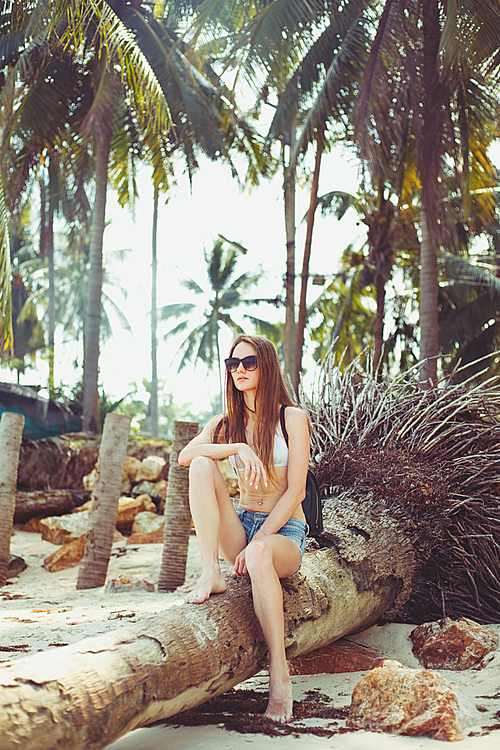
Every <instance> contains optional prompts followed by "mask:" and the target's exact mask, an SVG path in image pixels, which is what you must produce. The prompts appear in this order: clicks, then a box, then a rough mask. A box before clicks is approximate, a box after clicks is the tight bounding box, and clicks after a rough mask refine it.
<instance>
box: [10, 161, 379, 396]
mask: <svg viewBox="0 0 500 750" xmlns="http://www.w3.org/2000/svg"><path fill="white" fill-rule="evenodd" d="M281 179H282V178H281V176H280V175H278V176H277V177H276V178H275V179H274V180H273V181H272V182H263V183H262V184H261V185H260V186H259V187H258V188H254V189H253V190H252V191H251V192H250V193H249V192H248V191H245V192H241V190H240V188H239V187H238V184H237V183H236V181H235V180H233V179H232V178H231V173H230V169H229V167H228V166H227V165H224V164H223V163H221V162H216V163H213V162H210V161H208V160H204V161H203V162H202V164H201V168H200V169H199V171H198V172H197V173H196V174H195V176H194V180H193V185H192V189H191V188H190V185H189V180H188V178H187V176H186V175H177V181H178V184H177V187H175V188H174V189H173V191H172V195H171V197H170V199H169V202H168V204H166V205H164V204H161V205H160V211H159V235H158V237H159V239H158V262H159V269H158V305H159V306H162V305H165V304H169V303H172V302H185V301H195V300H196V301H198V300H199V299H200V298H194V297H193V296H191V297H190V293H189V292H187V291H186V290H185V289H184V288H183V287H181V286H180V284H179V280H180V279H182V278H186V277H189V276H191V277H192V278H193V279H195V280H196V281H197V282H198V283H199V284H200V285H201V286H202V287H205V286H206V285H207V280H206V279H207V277H206V271H205V263H204V259H203V250H204V248H207V249H208V250H210V249H211V248H212V246H213V243H214V240H215V239H216V238H217V235H218V234H219V233H220V234H222V235H224V236H225V237H227V238H229V239H231V240H234V241H236V242H239V243H240V244H242V245H244V246H245V247H246V248H247V249H248V254H247V255H246V256H241V258H240V259H239V260H238V266H237V268H238V270H239V272H240V273H242V272H244V271H247V270H250V271H253V270H255V269H256V268H257V266H259V265H261V266H262V267H263V269H264V279H263V282H262V285H260V286H259V288H258V289H257V288H256V294H257V295H258V296H262V297H276V296H277V295H279V294H280V293H281V291H282V284H283V281H282V278H283V274H284V271H285V239H284V218H283V198H282V186H281ZM357 186H358V173H357V164H356V161H355V159H354V158H353V157H352V156H350V155H349V154H348V153H347V152H343V151H342V150H340V149H339V150H338V151H337V152H336V153H334V154H330V155H327V156H325V157H324V161H323V165H322V172H321V176H320V195H321V194H323V193H326V192H328V191H330V190H335V189H337V190H345V191H348V192H354V193H355V192H356V191H357ZM139 192H140V200H139V201H138V202H137V204H136V209H135V218H134V217H133V216H132V215H131V212H130V210H129V209H121V208H120V207H119V206H118V205H117V203H116V200H115V198H114V195H113V193H112V192H110V193H108V203H107V220H108V222H109V224H108V226H107V228H106V230H105V233H104V255H105V256H106V255H107V254H108V253H112V252H113V251H116V250H120V249H122V248H130V252H129V254H128V257H127V260H126V261H124V262H121V263H120V265H119V266H116V265H115V266H114V267H113V271H114V275H115V276H118V278H119V279H120V280H121V284H122V285H123V287H124V289H125V290H126V292H127V298H126V299H123V298H122V297H121V295H120V294H119V293H118V291H117V290H116V289H109V288H108V293H109V294H110V296H111V297H112V298H113V299H114V301H116V302H117V303H118V305H119V306H120V307H121V309H122V310H123V312H124V313H125V314H126V316H127V318H128V320H129V322H130V324H131V327H132V332H133V335H130V333H129V332H127V331H126V330H123V329H121V326H120V323H119V322H115V327H114V336H113V339H111V340H110V341H108V342H107V343H106V344H105V346H104V348H103V350H102V353H101V359H100V372H101V377H100V380H101V382H102V384H103V386H104V390H105V392H106V393H107V394H108V395H109V396H111V397H115V398H121V397H122V396H124V395H125V394H126V393H128V392H129V391H130V386H129V384H130V383H131V382H132V381H136V382H138V383H140V382H141V381H142V379H143V378H147V379H148V380H149V379H150V378H151V359H150V328H149V315H148V313H149V310H150V295H151V291H150V283H151V224H152V206H153V197H152V196H153V191H152V186H151V183H150V178H149V172H148V171H147V170H143V171H142V172H141V174H140V175H139ZM296 201H297V223H299V222H300V221H301V219H302V217H303V216H304V215H305V213H306V211H307V207H308V201H309V191H308V189H307V187H306V188H300V187H299V189H298V191H297V199H296ZM304 235H305V224H302V225H300V226H299V228H298V232H297V268H296V273H300V270H301V266H302V253H303V246H304ZM364 239H365V233H364V231H363V226H357V224H356V214H355V212H354V211H353V210H350V211H349V212H348V214H347V216H346V217H345V218H344V219H343V220H342V221H341V222H338V221H337V220H336V219H335V218H333V217H328V218H321V217H320V214H319V212H318V214H317V220H316V225H315V230H314V237H313V248H312V259H311V272H313V273H320V274H324V275H326V276H328V275H329V274H330V275H332V274H334V273H335V272H336V271H337V267H338V261H339V258H340V255H341V253H342V251H343V250H344V248H345V247H346V246H347V244H349V243H351V242H354V243H355V244H357V245H360V244H361V243H362V242H363V241H364ZM207 289H208V287H207ZM298 292H299V288H298V284H297V295H298ZM320 292H321V287H317V286H313V287H311V289H310V298H309V302H310V301H312V300H314V298H315V297H316V296H318V295H319V293H320ZM248 311H249V310H248V308H247V309H245V310H242V312H241V313H237V314H235V319H236V320H238V322H240V323H241V324H243V325H244V319H243V318H242V314H243V312H248ZM251 312H252V313H255V314H256V315H257V316H260V317H262V318H264V319H268V320H270V321H273V322H274V321H277V320H279V319H280V317H282V316H283V317H284V310H276V309H275V308H274V307H271V306H269V305H261V306H260V307H259V308H258V309H257V308H254V309H252V310H251ZM196 320H198V321H200V320H201V309H200V312H199V313H198V316H197V318H196V317H195V318H194V320H193V322H195V321H196ZM173 324H174V321H173V320H172V321H166V322H163V323H160V326H159V331H158V335H159V350H158V374H159V378H160V379H162V380H164V381H166V383H167V386H166V390H167V392H172V393H173V396H174V401H175V403H176V404H178V405H182V404H184V403H192V405H193V408H194V409H195V410H204V409H206V408H208V406H209V405H210V402H211V400H212V398H213V397H214V396H215V394H216V393H217V390H218V376H217V374H212V375H210V376H207V371H206V368H205V367H204V366H198V367H196V368H194V367H187V368H185V369H183V370H182V371H181V372H180V373H177V365H178V361H177V359H176V350H177V348H178V346H179V344H180V342H181V341H182V338H177V339H170V341H168V342H165V341H164V340H163V336H164V334H165V333H166V332H167V331H168V330H169V328H171V327H172V326H173ZM248 328H249V330H251V326H248ZM231 338H232V337H231V335H230V334H226V333H223V335H222V336H221V351H222V352H223V353H224V354H225V352H226V351H227V348H228V347H229V345H230V342H231ZM56 349H57V352H56V357H57V364H56V384H58V383H60V382H61V381H62V382H64V383H66V384H69V385H73V384H74V383H75V382H76V380H77V376H76V375H75V373H74V371H73V369H72V364H71V363H72V362H73V361H74V358H75V351H74V349H71V348H70V347H67V346H66V347H64V346H62V345H61V343H60V342H59V343H57V342H56ZM37 370H38V372H37V373H35V372H33V371H32V370H31V371H28V372H27V374H26V375H25V376H24V377H22V379H21V382H22V383H29V384H32V383H35V382H41V383H46V378H47V374H46V373H47V367H46V363H44V362H42V361H40V359H38V367H37ZM14 377H15V375H13V376H12V379H14ZM1 378H2V379H6V380H7V379H9V373H8V371H5V370H4V371H3V372H2V375H1Z"/></svg>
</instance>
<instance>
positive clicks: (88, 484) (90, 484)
mask: <svg viewBox="0 0 500 750" xmlns="http://www.w3.org/2000/svg"><path fill="white" fill-rule="evenodd" d="M96 481H97V471H96V470H95V469H92V471H91V472H90V474H86V475H85V476H84V477H82V484H83V486H84V489H86V490H93V489H94V487H95V483H96Z"/></svg>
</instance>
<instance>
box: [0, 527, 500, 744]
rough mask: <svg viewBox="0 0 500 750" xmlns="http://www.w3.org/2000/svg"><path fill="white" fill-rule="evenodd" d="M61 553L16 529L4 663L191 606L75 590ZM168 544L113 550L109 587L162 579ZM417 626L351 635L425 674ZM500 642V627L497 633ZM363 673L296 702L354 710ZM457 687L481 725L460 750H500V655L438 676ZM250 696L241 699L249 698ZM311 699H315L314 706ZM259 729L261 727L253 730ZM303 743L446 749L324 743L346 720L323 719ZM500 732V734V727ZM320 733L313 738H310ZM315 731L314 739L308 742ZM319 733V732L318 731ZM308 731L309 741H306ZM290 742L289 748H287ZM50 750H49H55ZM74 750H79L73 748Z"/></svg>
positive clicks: (219, 735) (0, 634)
mask: <svg viewBox="0 0 500 750" xmlns="http://www.w3.org/2000/svg"><path fill="white" fill-rule="evenodd" d="M55 549H56V547H54V545H52V544H50V543H49V542H44V541H43V540H42V539H41V537H40V535H39V534H31V533H28V532H23V531H21V530H20V528H19V527H15V534H14V536H13V537H12V542H11V553H12V554H14V555H19V556H21V557H23V558H24V559H25V561H26V562H27V564H28V568H27V569H26V570H25V571H23V572H22V573H21V574H20V575H19V576H18V577H17V578H14V579H10V580H9V581H8V583H7V584H6V585H5V586H4V587H3V588H1V589H0V602H1V610H0V648H1V652H0V657H1V658H0V661H7V660H10V661H13V660H15V659H16V660H17V659H20V658H24V657H25V656H27V655H29V654H32V653H35V652H37V651H40V650H42V651H45V650H47V649H54V648H57V647H59V646H63V645H67V644H72V643H75V642H77V641H79V640H82V639H84V638H88V637H93V636H97V635H101V634H103V633H106V632H108V631H110V630H115V629H117V628H119V627H120V626H123V625H127V624H129V623H134V622H137V621H139V619H140V618H142V617H147V616H149V615H152V614H157V613H159V612H161V611H164V610H166V609H168V608H170V607H177V606H185V605H183V600H182V594H180V593H178V592H173V593H171V594H164V593H158V592H146V591H140V592H137V591H134V592H133V593H114V594H106V593H105V592H104V588H99V589H92V590H86V591H77V590H76V579H77V575H78V568H71V569H69V570H66V571H62V572H60V573H49V572H48V571H47V570H45V568H43V559H44V558H45V557H46V556H47V555H49V554H51V553H52V552H54V550H55ZM160 562H161V545H158V544H150V545H135V546H130V545H126V544H125V543H123V542H118V543H116V544H114V545H113V552H112V557H111V560H110V565H109V570H108V579H109V578H115V577H117V576H118V575H119V574H121V573H124V574H127V575H129V576H132V577H133V578H134V579H146V580H148V581H150V582H152V583H155V582H156V581H157V580H158V574H159V569H160ZM199 569H200V555H199V550H198V545H197V542H196V538H195V537H191V539H190V547H189V556H188V566H187V575H186V581H187V582H189V581H194V580H196V578H197V576H198V574H199ZM413 627H414V626H412V625H401V624H386V625H383V626H374V627H372V628H370V629H369V630H367V631H365V632H363V633H360V634H357V635H353V636H350V640H352V641H355V642H357V643H361V644H364V645H367V646H372V647H373V648H377V649H379V650H380V651H382V652H383V653H384V654H385V655H386V656H388V657H390V658H394V659H397V660H398V661H399V662H401V663H402V664H404V665H405V666H408V667H420V664H419V663H418V661H417V660H416V658H415V657H414V655H413V653H412V651H411V645H412V644H411V641H410V640H409V637H408V636H409V633H410V632H411V630H412V629H413ZM491 627H494V628H496V629H497V630H498V632H499V633H500V625H498V626H491ZM364 674H365V673H364V672H352V673H345V674H338V675H330V674H318V675H307V676H294V677H293V678H292V681H293V684H294V698H295V700H296V701H300V700H303V699H305V698H308V696H309V698H310V696H311V695H317V694H321V695H324V696H327V700H329V701H330V703H329V705H331V707H335V708H339V709H341V708H347V707H348V706H349V703H350V697H351V694H352V691H353V689H354V687H355V685H356V684H357V683H358V682H359V681H360V679H361V678H362V677H363V675H364ZM440 674H442V675H443V676H444V677H446V679H448V681H449V682H450V683H451V684H452V685H453V686H455V687H457V688H459V689H460V690H462V691H463V692H464V693H465V694H466V695H467V696H468V697H469V698H470V700H471V701H472V703H473V704H474V705H475V706H476V707H477V708H478V709H479V711H478V713H477V714H476V723H475V724H474V725H472V726H470V727H468V729H467V736H466V737H465V739H463V740H461V741H460V742H459V743H458V745H457V747H459V748H460V750H490V749H491V750H493V748H497V749H498V748H500V650H499V651H496V652H495V653H494V654H491V655H490V657H489V658H488V659H487V663H486V664H485V665H484V667H482V668H481V669H473V670H467V671H464V672H453V671H448V670H446V671H445V670H443V671H441V672H440ZM239 687H240V688H242V689H247V690H253V691H257V692H259V691H265V690H266V689H267V675H266V674H265V672H261V673H259V674H258V675H256V676H255V677H253V678H252V679H250V680H247V681H246V682H245V683H242V684H241V685H240V686H239ZM242 695H243V693H242ZM309 698H308V699H309ZM255 726H256V728H258V726H259V722H258V721H257V722H255ZM290 726H291V728H295V730H296V731H295V734H296V736H294V735H293V734H288V735H286V736H280V737H279V740H280V748H281V750H293V749H294V748H297V750H313V749H314V750H316V749H318V750H320V748H329V749H331V750H333V749H337V748H338V750H358V749H360V748H364V749H365V748H366V749H367V748H369V749H370V750H417V748H419V750H420V749H422V748H423V749H424V750H431V749H434V748H435V749H436V750H437V749H438V748H441V747H443V744H442V743H441V742H439V741H437V740H432V739H430V738H428V737H404V736H393V735H387V734H376V733H373V732H347V733H346V732H343V733H338V734H337V733H335V734H333V735H331V736H328V737H324V736H318V731H319V730H320V729H321V728H323V729H325V730H330V733H331V732H332V731H335V732H338V731H339V730H340V732H342V729H345V719H337V720H336V721H332V720H331V719H320V718H318V717H314V718H308V719H303V720H299V719H297V720H294V722H292V724H291V725H290ZM494 727H496V728H494ZM311 728H312V729H311ZM313 730H314V731H316V734H312V733H310V732H311V731H313ZM317 730H318V731H317ZM308 732H309V733H308ZM277 739H278V737H274V736H269V735H266V734H262V733H260V732H259V733H240V732H236V731H228V730H227V729H225V728H224V727H223V726H214V725H209V726H203V725H202V726H179V725H176V724H173V725H171V726H165V725H157V726H153V727H147V728H144V729H138V730H135V731H133V732H130V733H129V734H127V735H126V736H125V737H122V738H120V739H119V740H117V741H116V742H114V743H113V744H111V745H109V746H108V748H107V750H152V748H154V750H188V749H189V750H194V748H198V747H200V748H204V749H205V750H229V749H230V748H231V749H232V748H235V749H238V750H246V749H247V748H248V746H249V745H251V744H253V745H254V746H255V750H267V748H271V747H272V748H273V750H276V747H277V744H276V743H277ZM283 743H288V744H287V748H285V746H284V744H283ZM48 750H49V749H48ZM68 750H71V749H70V748H68Z"/></svg>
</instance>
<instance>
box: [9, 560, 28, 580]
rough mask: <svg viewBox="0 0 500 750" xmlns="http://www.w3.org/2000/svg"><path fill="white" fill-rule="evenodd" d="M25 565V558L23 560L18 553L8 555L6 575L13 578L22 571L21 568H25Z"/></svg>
mask: <svg viewBox="0 0 500 750" xmlns="http://www.w3.org/2000/svg"><path fill="white" fill-rule="evenodd" d="M27 567H28V565H27V563H26V560H23V558H22V557H19V556H18V555H10V556H9V566H8V569H7V576H6V577H7V578H15V577H16V576H18V575H19V573H22V572H23V570H26V568H27Z"/></svg>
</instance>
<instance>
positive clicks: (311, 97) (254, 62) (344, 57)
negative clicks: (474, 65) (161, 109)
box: [193, 0, 373, 384]
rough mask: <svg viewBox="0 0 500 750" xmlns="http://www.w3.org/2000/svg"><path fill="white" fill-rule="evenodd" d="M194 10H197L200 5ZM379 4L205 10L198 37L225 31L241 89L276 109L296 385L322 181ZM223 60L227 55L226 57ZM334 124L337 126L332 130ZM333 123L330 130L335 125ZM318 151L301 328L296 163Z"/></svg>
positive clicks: (281, 1)
mask: <svg viewBox="0 0 500 750" xmlns="http://www.w3.org/2000/svg"><path fill="white" fill-rule="evenodd" d="M193 4H195V3H193ZM371 5H373V2H370V1H369V0H367V1H366V2H362V1H359V2H358V3H357V4H354V3H342V4H339V3H334V2H319V1H318V2H316V0H312V2H311V0H294V2H290V1H289V0H271V2H259V3H238V4H234V3H232V2H227V1H226V2H224V1H223V0H222V1H221V2H218V3H202V4H201V5H200V6H199V8H198V9H197V12H198V25H197V27H196V28H197V33H201V32H200V28H202V27H203V25H205V26H206V27H207V28H209V30H210V31H212V33H213V34H214V35H215V34H216V32H217V31H219V30H220V29H223V30H224V31H225V33H226V37H227V38H228V39H229V42H227V41H226V43H225V45H224V49H225V48H227V47H229V51H228V52H227V53H226V54H225V58H226V60H228V61H230V64H231V66H234V65H236V67H237V71H238V72H237V75H236V77H235V80H236V84H235V87H234V90H236V89H237V84H238V82H239V79H240V78H241V77H242V76H245V77H246V79H247V80H248V81H249V83H250V85H251V86H252V88H254V89H255V90H257V91H258V92H259V99H260V101H259V106H260V105H261V103H262V102H265V103H266V104H271V105H272V106H274V107H275V115H274V117H273V121H272V124H271V126H270V128H269V132H268V134H267V138H266V143H267V149H266V151H265V155H267V156H268V157H269V154H270V152H271V146H272V144H273V143H275V142H278V143H279V144H280V146H281V165H282V169H283V197H284V210H285V230H286V232H285V233H286V275H285V328H284V342H283V343H284V346H283V349H284V357H285V371H286V372H287V373H288V374H289V375H290V377H291V380H292V382H295V384H297V382H298V378H299V375H300V370H301V361H302V348H303V342H304V326H305V319H306V295H307V284H308V278H309V259H310V253H311V243H312V234H313V226H314V216H315V208H316V205H315V202H316V200H317V181H318V175H319V170H320V165H321V160H322V155H323V153H324V151H325V150H326V149H327V148H328V142H329V141H334V140H336V139H338V138H339V137H342V136H345V134H346V129H347V130H348V129H349V127H350V125H349V121H350V117H351V115H352V111H353V107H354V100H355V94H356V91H357V90H358V88H359V80H360V78H361V71H362V69H363V62H364V60H365V59H366V57H367V54H368V49H369V45H368V40H369V21H370V17H369V14H368V13H367V9H368V8H369V7H370V6H371ZM223 56H224V52H223ZM332 122H333V123H335V125H334V126H333V127H331V123H332ZM329 123H330V124H329ZM312 143H313V144H314V146H315V148H316V153H315V165H314V170H313V179H312V187H311V201H310V210H309V213H308V221H307V235H306V242H305V247H304V258H303V263H302V274H301V292H300V302H299V313H298V322H297V324H296V322H295V276H296V275H295V259H296V249H295V230H296V226H295V186H296V179H297V177H296V175H297V156H298V154H301V153H304V152H305V151H307V148H308V145H309V144H312Z"/></svg>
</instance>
